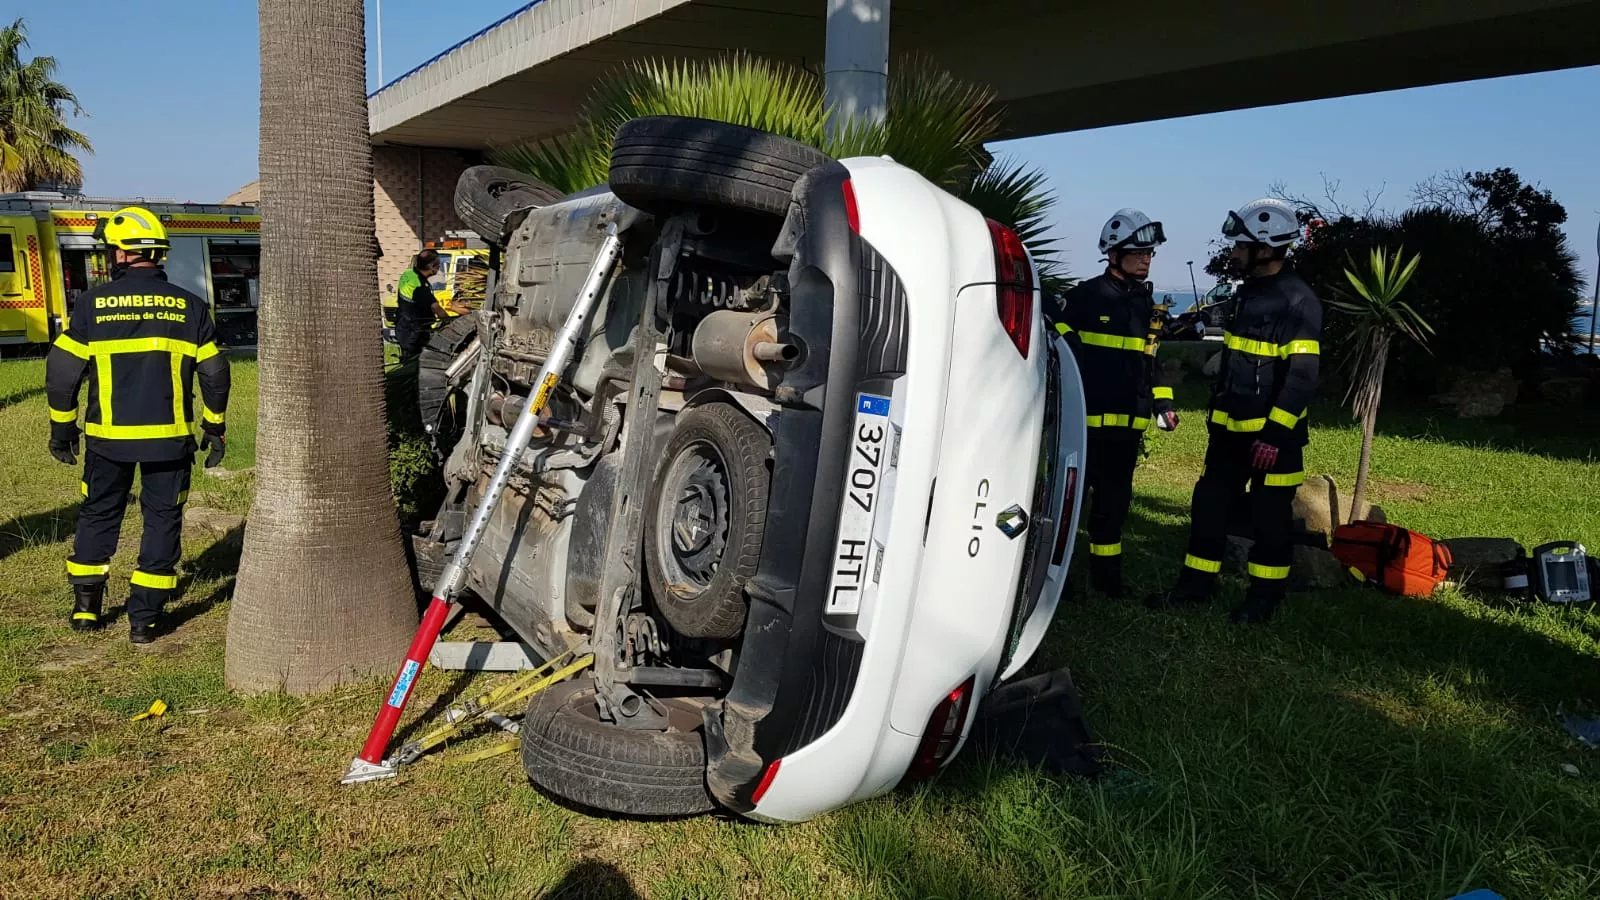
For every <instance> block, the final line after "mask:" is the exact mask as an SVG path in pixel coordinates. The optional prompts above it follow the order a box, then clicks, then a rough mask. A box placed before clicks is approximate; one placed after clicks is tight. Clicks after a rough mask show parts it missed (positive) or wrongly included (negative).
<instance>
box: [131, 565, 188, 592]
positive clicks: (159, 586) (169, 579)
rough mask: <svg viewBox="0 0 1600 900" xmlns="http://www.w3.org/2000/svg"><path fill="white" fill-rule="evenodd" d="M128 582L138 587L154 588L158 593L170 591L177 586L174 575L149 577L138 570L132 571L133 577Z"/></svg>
mask: <svg viewBox="0 0 1600 900" xmlns="http://www.w3.org/2000/svg"><path fill="white" fill-rule="evenodd" d="M128 581H129V582H131V583H133V584H136V585H138V586H139V587H147V588H155V589H156V590H158V591H170V590H172V589H173V588H175V587H177V586H178V576H176V575H151V574H150V573H149V572H141V571H139V570H138V569H134V570H133V577H132V578H129V579H128Z"/></svg>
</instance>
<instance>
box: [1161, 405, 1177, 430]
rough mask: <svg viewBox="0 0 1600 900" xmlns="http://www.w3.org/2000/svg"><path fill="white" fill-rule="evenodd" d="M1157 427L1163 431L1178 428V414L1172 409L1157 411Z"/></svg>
mask: <svg viewBox="0 0 1600 900" xmlns="http://www.w3.org/2000/svg"><path fill="white" fill-rule="evenodd" d="M1156 427H1157V428H1159V429H1161V430H1162V431H1177V430H1178V414H1177V413H1176V412H1174V411H1173V410H1170V409H1164V410H1162V411H1160V412H1158V413H1156Z"/></svg>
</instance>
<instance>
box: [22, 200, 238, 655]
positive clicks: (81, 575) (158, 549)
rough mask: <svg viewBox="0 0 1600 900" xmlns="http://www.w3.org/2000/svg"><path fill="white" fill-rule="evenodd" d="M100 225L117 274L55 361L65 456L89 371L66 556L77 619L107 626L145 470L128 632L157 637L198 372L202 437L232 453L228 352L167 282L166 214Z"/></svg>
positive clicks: (60, 453)
mask: <svg viewBox="0 0 1600 900" xmlns="http://www.w3.org/2000/svg"><path fill="white" fill-rule="evenodd" d="M95 234H96V237H97V238H99V239H100V240H101V241H103V242H105V243H106V244H108V245H110V247H111V248H112V252H113V253H114V254H115V262H116V267H115V268H116V270H117V271H116V276H115V277H114V279H113V280H112V281H111V282H110V283H108V284H104V285H101V286H100V287H97V288H95V289H93V290H90V291H86V292H85V293H83V294H82V295H80V296H79V297H78V302H77V304H76V306H74V307H73V310H72V320H71V322H70V323H69V324H68V326H67V330H66V331H65V332H63V333H62V334H61V336H60V337H58V338H56V341H55V344H54V345H53V346H52V347H51V348H50V355H49V358H48V360H47V362H46V369H45V388H46V392H47V394H48V396H49V401H50V455H52V456H54V457H55V458H56V459H57V460H59V461H61V462H63V463H66V464H67V465H75V464H76V463H77V456H78V388H79V386H80V385H81V384H82V383H83V381H84V378H85V375H87V377H88V382H89V392H88V398H87V407H88V408H87V411H86V412H85V415H84V431H86V432H87V433H88V441H87V444H88V446H87V447H86V448H85V452H84V454H83V483H82V485H81V487H82V493H83V505H82V507H81V508H80V510H79V512H78V534H77V541H76V543H75V544H74V545H73V550H72V555H71V556H70V557H69V558H68V559H67V580H68V582H69V583H71V585H72V592H73V597H74V603H73V610H72V627H73V628H74V629H76V630H79V631H94V630H97V629H99V628H100V627H101V624H102V623H101V615H102V608H101V607H102V604H103V603H104V600H105V592H106V578H107V577H108V576H109V574H110V572H111V557H112V555H113V554H115V553H116V550H117V533H118V531H120V530H121V528H122V514H123V511H124V510H125V509H126V507H127V503H128V498H129V493H130V492H131V491H132V489H133V476H134V470H135V469H136V468H137V469H138V470H139V475H140V490H139V505H140V507H141V509H142V511H143V513H144V538H143V540H142V541H141V543H140V545H139V564H138V568H136V569H134V570H133V575H132V577H131V578H130V581H131V582H132V587H131V589H130V590H129V594H128V627H129V631H128V635H129V639H130V640H131V641H133V643H135V644H148V643H150V642H151V641H152V640H154V639H155V635H156V626H157V620H158V619H159V618H160V615H161V610H162V607H163V606H164V605H165V604H166V602H167V601H168V600H169V599H170V598H171V597H172V595H173V593H174V592H175V591H176V590H177V587H178V559H179V557H180V556H181V553H182V548H181V546H180V540H181V537H182V532H183V504H184V501H185V500H186V499H187V498H188V494H189V475H190V469H191V467H192V466H193V465H194V453H195V439H194V426H195V418H196V417H195V414H194V410H193V408H192V403H191V395H192V391H193V386H194V382H195V381H196V380H197V379H198V380H199V382H200V397H201V406H200V416H199V419H200V429H201V431H202V433H203V436H202V437H201V439H200V446H201V447H203V448H205V449H206V450H208V451H209V455H208V456H207V458H206V467H207V468H210V467H212V466H215V465H216V464H217V463H219V462H221V461H222V453H223V443H224V438H223V434H224V431H225V428H224V422H223V414H224V413H225V412H226V410H227V407H228V361H227V359H226V358H225V357H223V355H222V353H221V352H220V351H219V350H218V349H217V344H216V330H215V327H214V325H213V323H212V321H211V310H210V309H209V308H208V306H207V304H206V302H205V301H204V300H202V299H201V298H200V297H197V296H195V295H194V294H192V293H190V292H188V291H186V290H184V289H183V288H180V287H177V286H175V285H172V284H169V283H168V282H167V276H166V273H165V272H163V271H162V270H161V268H160V266H159V265H158V264H159V263H160V262H161V260H162V258H163V257H165V255H166V252H167V250H168V249H169V248H170V244H169V243H168V241H167V230H166V227H165V226H163V225H162V224H161V221H160V219H158V218H157V217H156V216H155V215H153V214H152V213H151V212H149V211H148V210H145V209H141V208H139V207H128V208H126V209H122V210H119V211H117V212H116V213H114V214H113V215H111V216H108V217H106V218H103V219H101V220H100V222H99V224H98V225H97V226H96V230H95Z"/></svg>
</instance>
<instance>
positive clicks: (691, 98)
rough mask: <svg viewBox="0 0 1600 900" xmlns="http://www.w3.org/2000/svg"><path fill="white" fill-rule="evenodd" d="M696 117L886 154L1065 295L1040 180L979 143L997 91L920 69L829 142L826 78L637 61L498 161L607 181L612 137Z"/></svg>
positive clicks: (572, 183) (730, 64) (898, 70)
mask: <svg viewBox="0 0 1600 900" xmlns="http://www.w3.org/2000/svg"><path fill="white" fill-rule="evenodd" d="M663 115H671V116H692V117H696V118H702V119H715V120H717V121H721V122H728V123H731V124H735V125H744V126H746V127H749V128H756V129H760V130H761V131H767V132H771V133H773V134H778V135H782V136H784V137H787V138H791V139H793V140H796V141H799V142H801V143H803V144H807V145H810V146H812V147H816V148H818V149H820V150H822V151H824V152H826V153H827V154H829V155H830V156H833V157H835V158H838V159H843V158H846V157H850V156H891V157H893V158H894V159H895V160H896V161H898V162H900V163H901V164H902V165H905V166H907V167H909V168H911V169H914V170H915V171H917V172H919V173H921V174H922V175H923V176H924V177H926V178H927V179H928V180H929V181H932V182H934V183H935V184H937V185H939V186H941V187H943V188H945V189H946V190H948V191H950V192H951V193H953V194H955V195H956V196H958V197H960V198H962V199H963V200H965V201H967V202H968V203H970V204H972V206H973V207H975V208H976V209H977V210H978V211H979V212H981V213H983V214H984V215H985V216H987V217H989V218H991V219H994V220H995V221H997V222H1000V223H1001V224H1003V225H1006V226H1008V227H1010V228H1012V229H1013V230H1015V231H1016V232H1017V234H1018V235H1019V236H1020V237H1021V238H1022V239H1023V241H1024V243H1025V244H1027V246H1028V249H1029V250H1030V251H1031V252H1032V253H1033V256H1034V260H1035V262H1036V263H1037V264H1038V266H1039V274H1040V281H1041V285H1040V286H1041V287H1042V288H1043V289H1044V291H1045V292H1046V293H1047V294H1049V293H1055V292H1059V291H1061V290H1063V289H1065V287H1066V286H1067V280H1066V272H1065V268H1064V265H1063V263H1062V261H1061V260H1060V258H1059V257H1058V255H1057V249H1056V240H1055V239H1054V238H1051V237H1049V236H1048V231H1049V221H1048V219H1047V216H1048V213H1049V211H1050V209H1051V207H1052V206H1053V205H1054V203H1055V197H1054V195H1053V194H1052V193H1051V192H1050V191H1049V189H1048V188H1047V187H1046V185H1045V178H1044V175H1043V173H1041V172H1038V171H1037V170H1034V169H1029V168H1027V167H1025V166H1024V165H1023V164H1021V163H1019V162H1016V161H1011V160H1006V161H996V159H995V158H994V156H993V155H991V154H990V153H989V151H988V150H987V149H986V146H985V145H986V144H988V143H989V142H991V141H994V140H996V139H998V138H999V137H1000V135H1001V116H1000V112H999V104H998V102H997V101H996V98H995V95H994V92H993V91H992V90H990V89H988V88H986V87H980V86H977V85H972V84H968V83H966V82H963V81H961V80H959V79H957V78H955V77H954V76H953V75H950V74H949V73H948V72H945V71H943V70H941V69H939V68H938V67H937V66H935V65H933V64H932V63H930V62H928V61H926V60H922V59H915V58H914V59H910V60H906V61H904V62H902V63H901V64H899V65H896V66H895V67H894V69H893V70H892V72H891V74H890V76H889V95H888V115H887V117H886V118H885V120H884V121H883V122H881V123H861V122H857V123H850V124H848V125H846V126H845V127H844V128H842V129H840V130H839V131H838V133H836V134H834V135H831V136H830V135H829V134H828V132H827V128H826V120H827V116H826V111H825V108H824V106H823V90H822V78H821V77H820V76H819V75H818V74H817V73H816V72H813V71H810V70H808V69H801V68H797V67H795V66H790V65H786V64H784V63H779V62H773V61H770V60H764V59H758V58H756V57H753V56H749V55H747V54H742V53H738V54H733V55H730V56H726V57H722V58H718V59H711V60H675V61H667V60H640V61H636V62H632V63H628V64H626V65H624V66H623V67H621V68H620V69H619V70H618V71H617V72H615V73H613V74H612V75H611V76H609V77H607V78H606V79H604V80H603V81H602V82H601V83H600V85H599V86H598V87H597V88H596V89H595V92H594V93H593V94H592V95H591V96H590V98H589V100H588V102H587V103H586V104H585V105H584V108H583V110H582V112H581V114H580V115H579V119H578V124H577V127H576V128H575V129H574V130H573V131H572V132H570V133H568V134H566V135H564V136H561V137H557V138H550V139H546V140H541V141H535V142H532V143H527V144H520V145H516V146H510V147H502V148H500V149H498V150H496V151H495V153H494V157H495V161H496V162H498V163H499V164H501V165H503V166H507V167H509V168H513V169H517V170H519V171H522V172H526V173H528V174H529V175H532V176H534V177H535V178H538V179H539V180H541V181H543V182H545V183H546V184H549V185H550V186H552V187H554V188H556V189H557V190H560V191H565V192H568V193H570V192H573V191H580V190H583V189H584V188H588V187H592V186H593V185H596V184H600V183H602V182H604V181H605V180H606V177H607V174H608V172H609V169H610V164H611V138H612V136H613V135H614V134H616V132H617V129H618V128H619V127H620V126H621V125H622V124H623V123H625V122H627V121H629V120H630V119H635V118H638V117H641V116H663Z"/></svg>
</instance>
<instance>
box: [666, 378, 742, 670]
mask: <svg viewBox="0 0 1600 900" xmlns="http://www.w3.org/2000/svg"><path fill="white" fill-rule="evenodd" d="M771 452H772V438H771V437H770V436H769V435H768V434H767V431H766V429H764V428H762V427H761V426H760V425H758V424H756V423H755V422H754V421H752V420H751V418H750V417H749V416H747V415H745V414H744V412H743V411H741V410H739V409H738V408H737V407H734V406H733V405H731V404H727V403H708V404H706V405H705V406H700V407H696V408H694V409H691V410H688V411H687V412H684V413H681V414H680V415H679V416H678V419H677V422H676V423H674V426H673V432H672V438H671V440H669V441H668V442H667V448H666V454H665V458H664V459H663V460H662V463H661V468H660V470H659V472H658V474H657V476H656V482H655V490H654V491H653V492H652V495H651V498H650V508H649V510H648V512H647V513H646V519H645V536H644V550H645V566H646V568H647V570H648V571H649V574H650V580H651V584H652V586H653V587H654V588H655V597H656V604H657V606H659V607H660V609H661V614H662V615H663V616H664V617H665V618H666V620H667V622H668V623H670V624H671V625H672V627H673V628H674V629H676V630H677V631H678V632H679V633H681V634H684V635H686V636H688V637H693V638H705V639H710V640H726V639H728V638H733V637H737V636H738V635H739V633H740V631H742V630H743V629H744V617H745V596H744V586H745V582H747V581H749V580H750V579H751V578H752V577H754V576H755V573H756V563H757V562H758V561H759V560H760V558H761V537H762V531H763V530H764V529H765V528H766V522H767V491H768V488H769V485H770V482H771V475H770V473H769V471H768V469H767V465H768V460H769V457H770V455H771Z"/></svg>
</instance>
